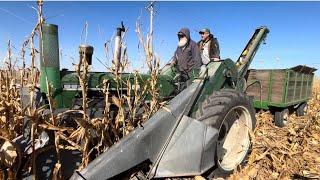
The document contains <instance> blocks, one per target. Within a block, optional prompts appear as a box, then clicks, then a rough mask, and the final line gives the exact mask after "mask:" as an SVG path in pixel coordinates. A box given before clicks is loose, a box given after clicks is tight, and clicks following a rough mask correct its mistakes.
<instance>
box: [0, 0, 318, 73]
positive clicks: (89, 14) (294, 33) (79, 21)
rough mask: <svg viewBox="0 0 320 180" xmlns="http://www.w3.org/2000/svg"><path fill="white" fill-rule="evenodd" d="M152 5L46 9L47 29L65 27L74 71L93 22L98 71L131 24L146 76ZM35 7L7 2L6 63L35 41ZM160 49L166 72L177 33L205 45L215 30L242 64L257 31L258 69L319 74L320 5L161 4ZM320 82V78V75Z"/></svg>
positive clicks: (134, 56)
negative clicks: (118, 34)
mask: <svg viewBox="0 0 320 180" xmlns="http://www.w3.org/2000/svg"><path fill="white" fill-rule="evenodd" d="M147 5H148V2H143V1H141V2H75V1H73V2H45V3H44V15H45V17H46V18H47V23H53V24H57V25H58V26H59V42H60V49H62V54H63V56H62V59H61V65H62V66H63V67H67V68H69V69H72V68H73V67H72V63H76V62H77V60H78V46H79V44H80V42H81V40H80V36H81V32H82V30H83V27H84V25H85V22H88V25H89V26H88V36H87V43H88V44H91V45H93V46H94V48H95V50H94V59H93V70H96V71H104V70H105V67H104V66H103V65H102V64H101V63H100V62H98V61H97V60H96V57H97V58H99V59H100V60H101V61H103V62H104V63H106V64H107V60H106V57H105V54H104V48H103V45H104V43H105V42H106V41H108V40H109V39H110V38H111V37H112V35H113V34H114V32H115V28H116V27H117V26H118V25H119V24H120V22H121V21H124V24H125V26H126V27H129V30H128V33H127V35H126V39H125V40H126V43H127V47H128V55H129V58H130V61H131V66H132V67H133V68H134V69H141V67H142V66H143V62H144V59H143V58H144V55H143V52H142V51H141V50H140V51H139V50H138V39H137V36H136V33H135V31H134V30H135V23H136V20H137V18H138V17H139V16H141V20H142V23H143V30H144V32H146V31H147V30H148V23H149V22H148V12H147V11H146V9H145V7H146V6H147ZM31 6H34V7H35V6H36V3H35V2H0V19H1V26H0V59H1V60H2V59H3V58H4V57H5V53H6V42H7V41H8V40H9V39H10V40H11V41H12V43H13V45H14V47H15V48H16V49H14V52H15V53H19V49H20V48H21V45H22V42H23V41H24V40H25V38H26V36H27V35H28V34H30V32H31V30H32V28H33V26H34V24H35V22H36V12H35V10H34V9H32V8H31ZM156 11H157V13H156V16H155V20H154V24H155V26H154V31H155V32H154V33H155V36H154V49H155V51H156V53H157V54H158V55H159V56H160V58H161V62H162V65H163V64H165V63H166V62H167V61H168V60H169V59H170V58H171V56H172V55H173V53H174V50H175V48H176V46H177V36H176V34H177V32H178V31H179V29H180V28H181V27H188V28H190V30H191V37H192V38H193V39H194V40H196V41H198V40H199V38H200V37H199V34H198V32H197V31H198V30H199V29H201V28H203V27H208V28H210V29H211V31H213V33H214V35H215V36H216V37H217V38H218V40H219V43H220V49H221V56H222V58H231V59H233V60H236V59H237V58H238V56H239V55H240V53H241V51H242V49H243V48H244V46H245V45H246V43H247V41H248V40H249V38H250V37H251V34H252V33H253V32H254V30H255V28H256V27H259V26H261V25H265V26H268V28H269V29H270V33H269V35H268V38H267V41H266V43H267V44H266V45H263V46H261V48H260V50H259V51H258V53H257V55H256V57H255V59H254V62H253V64H252V66H251V67H252V68H287V67H292V66H295V65H298V64H305V65H308V66H312V67H316V68H318V69H320V54H319V53H320V45H319V44H320V21H319V19H320V2H161V1H160V2H156ZM317 75H318V76H319V75H320V70H319V71H318V72H317Z"/></svg>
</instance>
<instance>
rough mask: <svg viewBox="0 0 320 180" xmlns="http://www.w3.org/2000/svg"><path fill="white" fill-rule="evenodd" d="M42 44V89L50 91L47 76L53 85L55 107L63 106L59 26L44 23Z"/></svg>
mask: <svg viewBox="0 0 320 180" xmlns="http://www.w3.org/2000/svg"><path fill="white" fill-rule="evenodd" d="M41 37H42V38H41V40H40V41H39V44H40V89H41V91H42V92H45V93H48V87H47V82H46V78H47V79H48V83H49V85H50V86H51V87H52V90H53V91H52V92H51V93H52V96H53V99H54V101H55V102H54V104H53V105H54V107H55V108H61V107H62V98H61V92H60V91H61V81H60V70H59V42H58V26H57V25H54V24H43V26H42V36H41Z"/></svg>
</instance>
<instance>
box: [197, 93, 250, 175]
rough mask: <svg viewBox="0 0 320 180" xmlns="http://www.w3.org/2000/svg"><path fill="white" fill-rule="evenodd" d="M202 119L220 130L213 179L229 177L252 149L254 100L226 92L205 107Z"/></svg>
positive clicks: (203, 106)
mask: <svg viewBox="0 0 320 180" xmlns="http://www.w3.org/2000/svg"><path fill="white" fill-rule="evenodd" d="M201 110H202V111H201V115H200V118H199V120H200V121H202V122H204V123H205V124H207V125H210V126H213V127H214V128H216V129H218V130H219V135H218V141H217V142H216V151H215V152H216V154H215V167H213V171H212V172H209V173H210V175H209V177H226V176H228V175H229V174H230V173H232V172H233V170H234V169H236V168H237V166H238V165H240V164H243V163H244V162H245V160H246V157H247V154H248V153H249V150H250V147H251V141H250V132H251V131H252V130H253V129H254V128H255V125H256V118H255V110H254V107H253V105H252V101H251V100H250V99H249V98H248V97H247V96H246V95H245V94H244V93H242V92H239V91H236V90H231V89H223V90H220V91H216V92H214V93H213V94H212V95H211V96H210V97H209V98H208V99H207V100H206V101H204V102H203V104H202V105H201Z"/></svg>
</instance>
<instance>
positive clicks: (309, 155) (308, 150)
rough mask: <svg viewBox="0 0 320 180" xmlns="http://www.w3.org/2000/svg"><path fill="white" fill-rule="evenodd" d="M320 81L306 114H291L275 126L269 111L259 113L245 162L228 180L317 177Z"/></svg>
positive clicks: (314, 87)
mask: <svg viewBox="0 0 320 180" xmlns="http://www.w3.org/2000/svg"><path fill="white" fill-rule="evenodd" d="M319 93H320V81H319V79H316V80H315V81H314V86H313V93H312V94H313V96H312V99H311V100H310V101H309V102H308V105H309V110H308V112H307V115H305V116H302V117H297V116H295V115H291V116H290V121H289V124H288V125H287V126H286V127H283V128H278V127H276V126H275V125H274V124H273V122H272V119H273V117H272V116H271V114H270V113H268V112H260V113H258V114H257V115H256V116H257V127H256V130H255V132H254V137H253V139H252V142H253V150H252V153H251V155H250V157H249V159H248V164H247V165H246V166H244V167H243V168H241V169H240V170H238V171H236V172H235V173H234V174H233V175H231V179H239V178H244V179H284V178H298V179H300V178H316V179H319V178H320V158H319V154H320V113H319V112H320V101H319V99H318V96H319Z"/></svg>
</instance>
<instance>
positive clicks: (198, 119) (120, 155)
mask: <svg viewBox="0 0 320 180" xmlns="http://www.w3.org/2000/svg"><path fill="white" fill-rule="evenodd" d="M122 32H123V27H121V28H118V29H117V36H116V41H115V42H116V44H115V49H116V51H115V54H116V55H117V53H119V52H121V49H119V43H120V42H119V41H120V37H121V33H122ZM268 32H269V30H268V28H266V27H259V28H257V29H256V30H255V32H254V34H253V35H252V37H251V39H250V40H249V42H248V43H247V45H246V46H245V48H244V50H243V51H242V53H241V55H240V57H239V59H238V60H237V61H236V62H234V61H232V60H231V59H225V60H221V61H217V62H211V63H209V64H208V65H207V66H206V67H205V68H202V69H201V70H194V71H192V77H191V78H190V80H189V82H188V86H187V87H186V88H185V89H179V88H178V87H179V83H178V82H176V81H175V77H176V68H175V67H174V66H172V65H166V66H165V67H164V68H163V69H162V70H161V73H160V74H159V75H158V83H157V86H158V89H159V98H160V99H162V100H167V101H168V102H167V103H166V104H165V105H164V107H163V108H161V109H159V110H158V111H157V112H156V113H155V114H154V115H152V116H151V118H150V119H149V120H148V121H146V122H145V123H144V124H143V125H142V126H141V127H137V128H136V129H135V130H133V131H132V132H131V133H130V134H129V135H127V136H125V137H124V138H123V139H121V140H120V141H119V142H118V143H117V144H115V145H113V146H112V147H110V148H109V149H108V150H107V151H106V152H105V153H103V154H101V155H100V156H98V157H97V158H96V159H94V160H93V161H92V162H91V163H90V164H89V165H88V166H87V167H86V168H85V169H83V170H81V171H79V172H78V171H76V172H74V173H73V175H72V177H71V179H111V178H114V179H121V178H124V177H128V174H132V172H139V173H137V175H136V176H135V177H134V178H136V179H151V178H172V177H191V176H196V175H202V176H206V177H225V176H226V175H228V174H230V173H231V172H233V170H234V169H236V168H237V167H238V165H240V164H242V163H244V162H245V160H246V156H247V154H248V153H249V151H250V147H251V142H250V137H249V133H250V132H251V131H252V130H253V129H254V128H255V124H256V119H255V109H254V106H253V99H252V98H251V97H249V96H247V95H246V79H245V77H246V74H247V71H248V68H249V66H250V64H251V62H252V60H253V58H254V55H255V53H256V52H257V50H258V48H259V46H260V44H261V43H262V42H263V40H264V39H265V37H266V36H267V34H268ZM41 49H42V50H41V53H42V54H41V57H42V61H41V83H40V86H41V87H40V88H41V91H42V92H44V93H47V86H46V78H47V79H48V81H49V82H50V84H51V85H53V90H54V92H53V93H52V96H53V98H54V99H55V107H56V108H57V109H68V108H73V107H74V106H75V105H76V102H77V101H78V100H79V99H81V98H82V97H81V95H80V94H81V87H80V85H79V78H78V76H77V74H76V72H74V71H68V70H64V69H63V70H61V71H60V66H59V53H58V49H59V48H58V27H57V26H56V25H52V24H45V25H44V27H43V39H42V44H41ZM92 53H93V47H91V46H88V45H82V46H81V47H80V56H82V57H83V56H85V58H86V60H87V62H88V63H89V64H90V63H91V58H92ZM141 77H142V78H143V79H148V78H150V75H149V74H143V75H141ZM122 78H126V79H132V80H133V78H134V75H133V74H122ZM106 79H107V80H108V81H109V82H110V84H109V92H110V93H111V94H112V93H115V91H114V90H115V82H114V81H113V79H114V77H113V74H111V73H108V72H90V73H89V74H88V98H89V99H92V100H93V101H96V102H97V103H96V104H99V103H100V104H101V106H98V105H95V106H96V107H98V108H97V109H100V110H101V111H102V110H103V103H101V102H102V100H103V98H104V95H103V93H102V91H101V90H102V89H103V82H104V80H106ZM177 89H178V91H177ZM97 112H99V111H97ZM99 114H101V113H96V114H94V116H99Z"/></svg>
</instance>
